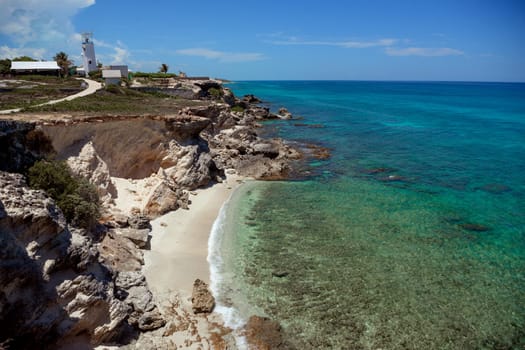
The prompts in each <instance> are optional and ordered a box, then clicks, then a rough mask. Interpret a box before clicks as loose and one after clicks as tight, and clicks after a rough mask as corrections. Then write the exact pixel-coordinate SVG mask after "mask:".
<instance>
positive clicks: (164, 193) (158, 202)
mask: <svg viewBox="0 0 525 350" xmlns="http://www.w3.org/2000/svg"><path fill="white" fill-rule="evenodd" d="M187 201H188V193H186V192H185V191H183V190H182V189H180V188H176V187H175V188H174V186H173V185H171V186H170V185H169V184H168V182H167V181H162V182H160V183H159V184H158V185H157V186H156V188H155V189H154V190H153V191H152V192H151V194H150V196H149V198H148V199H147V200H146V205H145V207H144V211H143V212H144V214H145V215H147V216H149V217H151V218H155V217H158V216H160V215H163V214H165V213H167V212H170V211H173V210H176V209H177V208H179V207H181V206H182V207H183V206H185V204H184V203H187Z"/></svg>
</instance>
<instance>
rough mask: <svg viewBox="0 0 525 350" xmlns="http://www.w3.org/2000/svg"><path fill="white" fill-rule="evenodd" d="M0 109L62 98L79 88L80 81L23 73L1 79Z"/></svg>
mask: <svg viewBox="0 0 525 350" xmlns="http://www.w3.org/2000/svg"><path fill="white" fill-rule="evenodd" d="M2 83H3V85H4V87H3V88H2V90H1V91H2V93H1V94H0V110H1V109H12V108H27V107H29V106H32V105H37V104H40V103H44V102H47V101H50V100H55V99H59V98H63V97H66V96H69V95H72V94H75V93H77V92H79V91H80V90H81V88H80V84H81V81H79V80H76V79H73V78H59V77H54V76H39V75H24V76H18V77H16V79H4V80H2Z"/></svg>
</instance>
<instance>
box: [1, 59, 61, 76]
mask: <svg viewBox="0 0 525 350" xmlns="http://www.w3.org/2000/svg"><path fill="white" fill-rule="evenodd" d="M11 71H12V72H14V73H41V72H52V73H56V74H58V73H59V71H60V67H59V66H58V63H56V61H34V62H33V61H12V62H11Z"/></svg>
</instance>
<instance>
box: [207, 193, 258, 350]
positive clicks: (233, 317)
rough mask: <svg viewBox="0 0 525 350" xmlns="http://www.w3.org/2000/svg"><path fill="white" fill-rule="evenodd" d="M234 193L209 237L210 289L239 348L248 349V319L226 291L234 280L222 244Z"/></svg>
mask: <svg viewBox="0 0 525 350" xmlns="http://www.w3.org/2000/svg"><path fill="white" fill-rule="evenodd" d="M235 192H236V191H234V193H235ZM234 193H232V195H230V197H229V198H228V200H227V201H226V202H225V203H224V204H223V205H222V207H221V209H220V211H219V215H218V216H217V218H216V219H215V221H214V222H213V226H212V229H211V232H210V237H209V239H208V257H207V260H208V264H209V266H210V289H211V292H212V293H213V296H214V297H215V300H216V306H215V312H217V313H218V314H220V315H221V316H222V319H223V321H224V325H225V326H227V327H229V328H231V329H233V335H234V337H235V342H236V345H237V348H238V349H240V350H242V349H246V350H247V349H248V344H247V342H246V338H245V337H244V336H243V335H242V329H243V328H244V326H245V324H246V319H245V318H244V317H243V316H242V315H241V312H240V311H239V309H238V308H236V307H235V306H233V305H232V303H231V302H228V301H227V300H228V296H227V295H226V293H224V291H225V290H228V289H229V288H231V286H230V284H231V283H232V282H233V281H232V276H231V273H228V272H227V271H226V266H225V261H224V259H223V255H222V246H223V239H224V238H225V235H226V233H227V231H226V229H225V228H226V227H227V212H228V209H229V206H230V202H231V199H232V197H233V195H234ZM229 275H230V276H229Z"/></svg>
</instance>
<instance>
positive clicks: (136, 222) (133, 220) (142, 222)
mask: <svg viewBox="0 0 525 350" xmlns="http://www.w3.org/2000/svg"><path fill="white" fill-rule="evenodd" d="M128 225H129V227H131V228H134V229H136V230H143V229H150V230H151V224H150V223H149V219H148V217H147V216H142V215H134V216H132V217H130V218H128Z"/></svg>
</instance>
